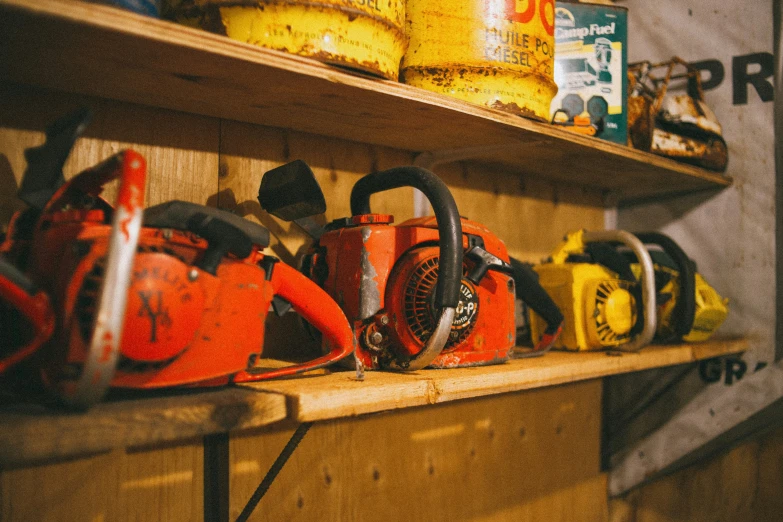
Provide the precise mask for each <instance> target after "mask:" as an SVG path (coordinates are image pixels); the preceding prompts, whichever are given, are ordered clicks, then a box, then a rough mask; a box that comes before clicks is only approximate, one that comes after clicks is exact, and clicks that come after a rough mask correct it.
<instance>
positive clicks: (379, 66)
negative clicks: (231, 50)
mask: <svg viewBox="0 0 783 522" xmlns="http://www.w3.org/2000/svg"><path fill="white" fill-rule="evenodd" d="M165 16H166V17H167V18H172V19H174V20H175V21H177V22H179V23H182V24H185V25H189V26H193V27H201V28H202V29H206V30H207V31H211V32H215V33H219V34H224V35H226V36H228V37H229V38H232V39H234V40H239V41H241V42H246V43H250V44H255V45H259V46H261V47H267V48H269V49H275V50H279V51H285V52H289V53H293V54H298V55H300V56H307V57H310V58H315V59H318V60H321V61H323V62H326V63H330V64H333V65H339V66H342V67H347V68H350V69H356V70H359V71H362V72H365V73H370V74H373V75H377V76H382V77H384V78H388V79H391V80H396V79H397V78H398V77H399V67H400V60H401V59H402V55H403V53H404V52H405V42H406V39H405V34H404V31H403V23H404V21H405V0H318V1H315V2H307V1H299V0H286V1H280V0H167V9H166V11H165Z"/></svg>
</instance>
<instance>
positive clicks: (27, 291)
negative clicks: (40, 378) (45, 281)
mask: <svg viewBox="0 0 783 522" xmlns="http://www.w3.org/2000/svg"><path fill="white" fill-rule="evenodd" d="M0 299H2V300H4V301H5V302H7V303H8V304H9V305H11V306H13V307H14V308H15V309H16V310H18V311H19V312H20V313H21V314H22V315H23V316H24V317H25V318H26V319H27V320H28V321H29V322H30V324H31V325H32V326H33V329H34V330H35V333H34V335H33V338H32V339H31V340H30V341H29V342H28V343H27V344H26V345H24V346H22V347H20V348H19V349H18V350H16V351H15V352H13V353H11V354H8V355H5V356H4V357H0V375H2V374H3V373H4V372H5V371H6V370H7V369H8V368H10V367H11V366H13V365H15V364H17V363H18V362H20V361H22V360H24V359H26V358H27V357H29V356H31V355H32V354H34V353H35V352H36V351H38V349H39V348H40V347H41V345H43V343H45V342H46V341H48V340H49V339H50V338H51V336H52V334H53V333H54V326H55V318H54V311H53V310H52V307H51V304H50V302H49V296H48V295H46V293H44V292H42V291H40V290H38V289H37V288H36V287H35V285H34V284H33V282H32V281H30V279H28V278H27V276H26V275H24V274H23V273H22V272H21V271H20V270H19V269H17V268H16V267H15V266H14V265H12V264H11V263H9V262H8V261H6V260H5V259H4V258H3V257H0Z"/></svg>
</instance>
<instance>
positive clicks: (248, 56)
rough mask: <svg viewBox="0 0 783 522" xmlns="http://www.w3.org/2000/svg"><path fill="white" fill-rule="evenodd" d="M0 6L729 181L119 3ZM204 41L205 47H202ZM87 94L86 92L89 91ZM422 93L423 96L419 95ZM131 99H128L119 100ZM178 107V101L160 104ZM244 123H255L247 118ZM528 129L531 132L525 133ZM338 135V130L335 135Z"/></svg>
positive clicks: (35, 0)
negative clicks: (144, 13) (147, 14)
mask: <svg viewBox="0 0 783 522" xmlns="http://www.w3.org/2000/svg"><path fill="white" fill-rule="evenodd" d="M0 6H4V7H6V8H10V9H15V10H20V11H23V12H27V13H30V14H33V15H35V16H45V17H50V18H55V19H59V20H64V21H67V22H69V23H73V24H76V25H87V26H92V27H95V28H99V29H104V30H109V31H113V32H117V33H122V34H125V35H127V36H128V37H132V38H141V39H145V40H151V41H158V42H160V43H168V44H171V45H177V46H184V47H188V48H190V49H191V50H196V51H201V52H204V53H205V54H216V55H221V56H225V57H229V58H235V59H241V60H244V61H247V62H248V63H252V64H256V65H260V66H265V67H273V68H276V69H280V70H285V71H288V72H290V73H293V74H296V75H300V76H304V77H306V78H307V79H314V78H318V79H323V80H326V81H329V82H332V83H338V84H343V85H346V86H350V87H353V88H358V89H362V90H365V91H368V90H369V91H375V92H379V86H382V88H383V91H384V92H383V93H382V94H385V95H386V96H392V97H396V98H402V99H405V100H407V101H410V102H413V103H417V104H420V105H425V106H428V107H429V108H434V109H445V110H449V111H455V112H459V113H462V114H465V115H468V116H471V117H474V118H478V119H479V120H481V121H482V122H483V123H488V124H494V125H496V126H498V130H499V131H500V130H503V131H508V130H516V131H522V132H523V134H522V135H520V137H519V138H520V141H525V139H530V138H531V137H534V138H537V139H541V138H542V137H549V138H552V139H554V140H557V141H561V142H562V141H566V142H570V143H572V144H574V145H577V146H579V147H581V148H587V149H590V150H598V151H601V152H604V153H606V154H609V155H613V156H624V157H626V158H628V159H631V160H633V161H636V162H639V163H644V164H646V165H651V166H655V167H658V168H660V169H663V170H666V171H669V172H670V173H676V174H681V175H687V176H690V177H694V178H698V179H701V180H703V181H705V182H708V183H711V184H714V185H716V186H729V185H731V184H732V181H733V180H732V179H731V178H730V177H728V176H723V175H721V174H717V173H713V172H710V171H707V170H704V169H701V168H698V167H694V166H691V165H687V164H683V163H679V162H676V161H674V160H671V159H669V158H664V157H661V156H658V155H655V154H652V153H650V152H645V151H640V150H636V149H633V148H630V147H627V146H623V145H619V144H616V143H611V142H607V141H604V140H600V139H597V138H591V137H589V136H581V135H578V134H575V133H572V132H568V131H566V130H564V129H559V128H557V127H555V126H553V125H548V124H544V123H540V122H535V121H532V120H528V119H525V118H521V117H518V116H514V115H511V114H508V113H504V112H502V111H498V110H495V109H491V108H488V107H483V106H480V105H475V104H471V103H468V102H465V101H462V100H459V99H456V98H452V97H449V96H446V95H442V94H438V93H433V92H429V91H423V90H422V89H419V88H416V87H412V86H409V85H405V84H402V83H398V82H393V81H389V80H380V79H370V78H367V77H363V76H358V75H354V74H350V73H348V72H344V71H343V70H339V69H335V68H333V67H330V66H328V65H326V64H323V63H320V62H318V61H316V60H312V59H309V58H304V57H300V56H296V55H290V54H287V53H283V52H281V51H275V50H271V49H265V48H261V47H257V46H253V45H250V44H245V43H242V42H238V41H234V40H231V39H229V38H227V37H224V36H221V35H217V34H213V33H209V32H206V31H201V30H198V29H193V28H190V27H185V26H182V25H179V24H175V23H172V22H168V21H165V20H157V19H152V18H149V17H145V16H142V15H138V14H135V13H132V12H130V11H124V10H121V9H117V8H113V7H109V6H100V5H95V4H88V3H81V2H77V3H74V2H66V1H63V0H0ZM96 13H97V14H98V15H100V16H95V14H96ZM205 47H209V51H206V50H204V48H205ZM90 94H92V93H90ZM423 96H426V99H425V98H423ZM123 101H131V102H135V101H134V100H123ZM165 108H169V109H174V110H181V108H180V107H165ZM208 112H209V113H207V112H205V113H204V114H205V115H207V116H218V117H220V115H219V114H215V113H214V111H212V110H209V111H208ZM249 123H261V124H263V123H264V122H256V121H250V122H249ZM531 135H532V136H531ZM337 137H339V136H337Z"/></svg>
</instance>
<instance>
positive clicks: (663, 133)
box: [628, 56, 728, 172]
mask: <svg viewBox="0 0 783 522" xmlns="http://www.w3.org/2000/svg"><path fill="white" fill-rule="evenodd" d="M678 67H680V68H684V69H685V71H684V72H678V73H675V69H676V68H678ZM628 71H629V76H631V77H632V81H631V82H630V83H632V84H633V85H630V86H629V91H630V94H629V99H628V106H629V114H628V127H629V142H630V143H631V144H632V145H633V146H634V147H636V148H639V149H642V150H650V151H651V152H653V153H655V154H658V155H661V156H666V157H669V158H672V159H675V160H678V161H682V162H686V163H691V164H694V165H698V166H700V167H704V168H707V169H710V170H716V171H719V172H723V171H725V170H726V166H727V164H728V147H727V146H726V142H725V141H724V139H723V136H722V135H723V130H722V128H721V125H720V123H719V122H718V119H717V118H716V117H715V114H714V113H713V112H712V110H710V108H709V107H708V106H707V104H706V103H705V102H704V92H703V90H702V87H701V78H700V76H699V70H698V69H696V68H694V67H692V66H691V65H690V64H689V63H688V62H686V61H684V60H683V59H681V58H678V57H676V56H675V57H674V58H672V59H671V60H669V61H667V62H661V63H651V62H647V61H644V62H638V63H633V64H630V65H629V66H628ZM658 71H664V73H663V75H662V76H661V75H660V74H655V73H657V72H658ZM673 80H675V81H676V80H685V81H686V82H687V84H686V88H687V93H686V94H678V95H669V96H667V93H668V91H669V88H670V84H671V82H672V81H673ZM652 118H655V124H654V129H653V130H652V132H650V130H651V126H650V120H651V119H652Z"/></svg>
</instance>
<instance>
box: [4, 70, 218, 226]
mask: <svg viewBox="0 0 783 522" xmlns="http://www.w3.org/2000/svg"><path fill="white" fill-rule="evenodd" d="M82 106H88V107H90V108H92V109H93V112H94V119H93V121H92V123H91V124H90V126H89V127H88V128H87V131H86V133H85V136H84V137H83V138H82V139H80V140H79V141H77V143H76V146H75V147H74V150H73V151H72V152H71V155H70V157H69V158H68V161H67V162H66V164H65V168H64V169H63V171H64V174H65V176H66V178H69V177H71V176H73V175H74V174H76V173H78V172H80V171H81V170H83V169H85V168H87V167H91V166H93V165H95V164H97V163H98V162H100V161H101V160H103V159H105V158H107V157H108V156H110V155H111V154H113V153H116V152H119V151H121V150H123V149H125V148H133V149H135V150H137V151H138V152H140V153H141V154H142V155H143V156H144V157H145V158H146V159H147V197H146V203H147V205H154V204H157V203H161V202H164V201H169V200H171V199H184V200H187V201H193V202H196V203H206V202H207V200H208V199H209V198H210V196H212V195H214V194H216V193H217V189H218V183H217V174H218V154H217V153H218V146H219V127H220V121H219V120H217V119H215V118H206V117H203V116H194V115H191V114H185V113H181V112H174V111H165V110H160V109H152V108H150V107H144V106H140V105H131V104H127V103H120V102H114V101H109V100H103V99H99V98H89V97H82V96H75V95H68V94H62V93H53V92H48V91H41V90H35V89H31V88H25V87H19V86H13V85H7V84H6V85H0V188H2V191H1V192H0V194H1V195H0V222H2V223H3V224H5V223H7V221H8V218H10V215H11V212H12V211H13V210H15V209H17V208H20V207H21V203H20V202H18V200H17V199H16V197H15V195H16V188H17V186H18V184H19V182H20V180H21V178H22V174H23V173H24V170H25V168H26V166H27V162H26V161H25V159H24V149H25V148H27V147H32V146H37V145H40V144H41V143H43V140H44V134H43V131H44V129H45V128H46V126H47V125H48V124H49V123H51V122H52V121H53V120H55V119H56V118H58V117H60V116H62V115H64V114H67V113H68V112H69V111H72V110H75V109H76V108H78V107H82ZM113 194H114V193H113V191H108V192H107V197H108V199H109V200H110V201H111V200H112V198H113V197H114V195H113Z"/></svg>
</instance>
